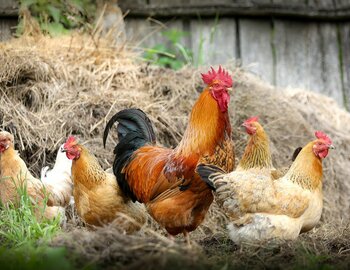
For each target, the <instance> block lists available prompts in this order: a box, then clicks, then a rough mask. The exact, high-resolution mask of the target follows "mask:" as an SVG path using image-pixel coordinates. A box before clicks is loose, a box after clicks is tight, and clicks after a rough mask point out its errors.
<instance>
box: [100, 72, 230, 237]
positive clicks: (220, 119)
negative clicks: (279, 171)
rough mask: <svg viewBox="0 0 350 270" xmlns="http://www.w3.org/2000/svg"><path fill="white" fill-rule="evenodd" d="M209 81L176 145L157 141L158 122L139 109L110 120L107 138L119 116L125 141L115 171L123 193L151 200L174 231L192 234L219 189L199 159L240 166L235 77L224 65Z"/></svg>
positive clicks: (118, 149) (121, 139)
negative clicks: (234, 131) (232, 91)
mask: <svg viewBox="0 0 350 270" xmlns="http://www.w3.org/2000/svg"><path fill="white" fill-rule="evenodd" d="M202 79H203V81H204V83H206V84H207V85H208V86H207V87H206V89H205V90H204V91H203V92H202V94H201V95H200V96H199V99H198V100H197V102H196V103H195V105H194V107H193V109H192V112H191V115H190V119H189V124H188V126H187V129H186V131H185V133H184V135H183V138H182V140H181V142H180V143H179V145H178V146H177V147H176V148H175V149H169V148H164V147H160V146H156V145H155V144H156V138H155V134H154V131H153V128H152V124H151V122H150V120H149V119H148V118H147V116H146V115H145V114H144V113H143V112H142V111H141V110H138V109H126V110H122V111H120V112H119V113H117V114H115V115H114V116H113V117H112V118H111V119H110V121H109V122H108V124H107V126H106V128H105V131H104V137H103V143H104V145H105V144H106V139H107V136H108V133H109V130H110V129H111V127H112V126H113V124H114V123H115V122H116V121H118V122H119V124H118V127H117V130H118V138H119V143H118V144H117V146H116V147H115V150H114V153H115V155H116V158H115V161H114V164H113V171H114V174H115V175H116V177H117V180H118V183H119V186H120V187H121V189H122V190H123V192H124V193H125V194H126V195H128V196H129V197H130V198H131V199H132V200H133V201H139V202H141V203H144V204H146V206H147V209H148V211H149V213H150V214H151V216H152V217H153V218H154V219H155V220H156V221H157V222H158V223H159V224H160V225H161V226H162V227H164V228H165V229H166V230H167V232H168V233H169V234H170V235H177V234H180V233H183V234H184V235H185V237H186V239H187V242H188V243H189V235H188V233H189V232H191V231H193V230H195V229H196V228H197V227H198V226H199V225H200V224H201V223H202V221H203V220H204V217H205V215H206V213H207V211H208V208H209V206H210V205H211V203H212V201H213V194H212V191H211V189H210V187H209V186H208V185H206V184H205V183H204V182H202V181H201V179H200V177H199V175H198V174H197V173H196V172H195V168H196V166H197V163H198V162H199V161H200V162H209V163H211V164H215V165H217V166H219V167H221V168H222V169H223V170H225V171H227V172H229V171H232V169H233V166H234V153H233V143H232V140H231V125H230V120H229V116H228V112H227V110H228V105H229V100H230V96H229V94H228V90H229V88H230V87H232V78H231V77H230V76H229V75H228V73H227V72H226V71H225V70H224V69H222V68H221V67H219V69H218V71H215V70H214V69H213V68H212V70H211V71H209V72H208V73H207V74H202Z"/></svg>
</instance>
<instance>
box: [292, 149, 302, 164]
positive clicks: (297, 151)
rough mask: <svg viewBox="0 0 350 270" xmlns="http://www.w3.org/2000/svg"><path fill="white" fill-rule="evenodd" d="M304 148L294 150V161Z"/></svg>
mask: <svg viewBox="0 0 350 270" xmlns="http://www.w3.org/2000/svg"><path fill="white" fill-rule="evenodd" d="M302 149H303V148H302V147H298V148H297V149H295V150H294V153H293V156H292V161H294V160H295V159H296V158H297V156H298V155H299V153H300V151H301V150H302Z"/></svg>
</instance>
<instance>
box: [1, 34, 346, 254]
mask: <svg viewBox="0 0 350 270" xmlns="http://www.w3.org/2000/svg"><path fill="white" fill-rule="evenodd" d="M110 44H111V43H110V41H109V40H106V39H103V38H99V37H96V36H82V35H78V34H75V35H71V36H66V37H61V38H49V37H44V36H41V35H38V36H35V37H33V36H24V37H22V38H19V39H13V40H11V41H9V42H7V43H2V44H0V50H1V52H0V63H1V66H0V92H1V95H0V104H1V105H0V128H3V129H6V130H9V131H10V132H12V133H13V134H14V135H15V139H16V147H17V149H18V150H19V151H20V152H21V155H22V156H23V157H24V159H25V160H26V162H27V164H28V165H29V167H30V169H31V170H32V171H33V172H34V174H35V175H39V172H40V169H41V167H42V166H44V165H47V164H52V163H53V162H54V159H55V152H56V149H57V148H58V146H59V145H60V144H61V143H63V142H64V141H65V139H66V138H67V136H68V135H70V134H74V135H77V136H78V138H79V139H80V142H82V143H84V144H86V145H87V147H88V148H89V149H90V150H91V151H92V152H93V153H94V154H95V155H96V156H97V157H98V159H99V160H100V162H101V164H102V166H103V167H104V168H107V167H110V166H111V163H112V161H113V153H112V152H113V151H112V149H113V148H114V146H115V144H116V136H114V137H113V136H112V137H110V138H109V140H108V142H107V149H103V146H102V132H103V130H104V127H105V124H106V122H107V121H108V120H109V118H110V117H111V116H112V115H113V114H114V113H116V112H117V111H119V110H121V109H124V108H127V107H139V108H141V109H142V110H144V111H145V112H146V113H147V114H148V116H149V117H150V119H151V120H152V122H153V124H154V126H155V130H156V133H157V138H158V141H159V143H161V144H163V145H166V146H169V147H173V146H175V145H177V143H178V142H179V141H180V140H181V137H182V134H183V132H184V130H185V127H186V124H187V120H188V115H189V113H190V111H191V108H192V106H193V104H194V101H195V100H196V99H197V97H198V95H199V93H200V91H201V90H202V89H203V87H204V85H203V83H202V82H201V79H200V72H205V71H206V70H207V69H208V67H203V68H200V69H194V68H190V67H188V68H184V69H182V70H180V71H173V70H168V69H161V68H158V67H154V66H151V65H149V64H147V63H144V62H142V60H141V59H139V58H138V55H137V54H135V53H134V52H132V51H131V50H128V48H127V47H126V46H119V47H116V46H112V45H110ZM226 68H228V69H229V70H230V72H231V73H232V74H233V78H234V89H235V91H234V94H233V95H232V99H231V104H230V116H231V120H232V122H231V124H232V127H233V131H234V141H235V145H236V155H237V157H240V156H241V155H242V152H243V149H244V147H245V144H246V140H247V136H246V134H245V133H244V132H243V131H242V130H241V129H240V125H241V123H242V122H243V121H244V120H245V119H246V118H248V117H250V116H253V115H259V116H260V119H261V123H262V124H263V125H264V127H265V129H266V130H267V132H268V134H269V135H270V139H271V144H272V149H273V158H274V162H275V165H276V166H277V167H280V166H288V165H290V162H291V161H290V159H291V155H292V153H293V151H294V149H295V148H296V147H298V146H303V145H305V144H306V143H307V142H309V141H310V140H313V139H314V135H313V133H314V131H315V130H323V131H325V132H326V133H327V134H328V135H329V136H330V137H331V138H332V139H333V142H334V145H335V146H336V148H337V149H336V151H334V152H333V151H332V152H330V155H329V157H327V159H325V161H324V173H325V179H324V195H325V199H324V202H325V205H324V212H323V216H322V220H323V222H324V223H327V222H333V223H334V222H337V224H341V221H342V220H345V221H348V220H349V218H350V200H349V197H350V181H349V178H350V166H349V164H350V163H349V162H350V155H349V150H350V135H349V134H350V125H347V123H350V114H348V113H347V112H345V111H344V110H342V109H340V108H339V107H338V106H337V105H336V104H335V102H334V101H333V100H331V99H329V98H327V97H325V96H322V95H319V94H315V93H311V92H307V91H303V90H285V89H284V90H283V91H282V89H276V88H274V87H273V86H271V85H268V84H266V83H264V82H263V81H261V80H260V79H259V78H257V77H255V76H253V75H252V74H249V73H247V72H245V71H244V70H242V69H241V68H237V67H234V66H226ZM112 133H113V132H112ZM224 224H225V217H224V216H223V214H222V213H221V212H220V211H219V210H218V208H217V206H216V205H215V204H213V206H212V208H211V211H210V215H208V218H207V220H206V222H205V224H204V225H202V226H201V227H200V228H199V229H198V230H197V231H196V232H195V233H194V234H193V235H194V236H193V237H194V239H196V240H197V241H198V242H199V243H200V244H201V246H202V247H204V249H206V247H207V245H206V242H205V241H206V240H205V239H206V237H211V238H210V239H211V240H210V241H213V239H214V238H213V235H216V234H219V235H220V234H221V235H224V229H223V227H224ZM322 226H324V225H322ZM105 230H107V229H105V228H103V229H100V230H98V231H96V232H91V233H87V232H86V230H85V229H72V230H71V232H69V235H68V238H66V237H64V236H62V237H61V238H59V239H58V240H57V243H58V244H59V245H66V246H71V248H72V249H74V250H75V251H77V250H78V252H79V249H80V248H79V245H85V246H86V248H87V249H89V248H90V249H91V250H94V246H96V249H95V253H94V252H93V251H91V250H90V251H89V252H87V250H85V251H86V253H87V254H90V255H91V256H94V254H95V255H96V254H99V255H96V256H97V257H98V256H102V257H103V256H105V257H103V258H107V259H106V260H107V261H108V258H109V259H110V258H113V255H112V253H113V250H114V249H112V250H109V251H106V252H110V254H109V255H108V254H107V255H106V254H102V255H101V254H100V253H99V252H100V251H101V247H99V245H100V244H101V243H104V244H105V245H109V244H110V243H112V242H114V241H116V242H118V243H119V242H120V244H119V245H118V247H119V248H121V249H122V250H124V251H125V252H134V251H135V252H136V251H137V250H139V249H142V250H144V249H145V250H151V251H150V253H152V251H153V250H157V252H156V253H157V256H159V258H161V257H162V256H161V255H162V253H159V252H158V251H159V249H158V248H160V250H164V249H165V250H167V249H168V245H169V243H168V242H166V241H165V240H164V241H163V240H161V241H159V237H158V236H150V235H149V234H150V232H149V233H148V236H147V237H150V238H149V239H153V238H155V240H154V239H153V240H147V241H150V242H149V244H150V246H151V247H149V246H147V245H146V246H144V245H143V243H141V244H140V243H139V241H141V240H140V239H143V237H144V235H143V234H144V233H145V232H144V231H142V232H140V235H138V236H137V235H136V236H125V237H126V238H125V239H124V238H123V239H124V240H121V239H119V238H120V237H121V235H120V234H117V233H116V234H115V235H118V236H115V237H114V238H113V237H112V238H108V237H111V236H110V235H109V236H106V231H105ZM339 230H340V229H339ZM153 232H157V233H158V232H162V231H161V230H159V228H157V227H155V230H153ZM339 233H340V232H339ZM94 234H97V236H96V235H94ZM151 234H152V233H151ZM311 235H312V234H311ZM347 235H348V236H349V233H348V234H347ZM100 237H102V239H107V238H108V239H107V240H106V241H105V242H104V241H101V240H96V239H101V238H100ZM103 237H107V238H103ZM123 237H124V236H123ZM133 237H134V238H133ZM152 237H153V238H152ZM315 237H316V238H314V241H317V235H316V236H315ZM80 238H81V242H80V241H77V240H76V239H80ZM348 238H349V237H348ZM67 239H68V240H67ZM71 239H75V241H72V240H71ZM94 239H95V240H94ZM203 239H204V240H203ZM223 239H224V241H226V242H225V243H228V244H227V246H231V248H229V250H230V252H231V251H232V250H231V249H232V246H233V245H232V243H231V242H230V241H229V240H228V239H227V238H226V237H224V238H223ZM315 239H316V240H315ZM86 241H87V242H88V243H89V244H87V242H86ZM123 241H126V242H125V244H123V243H124V242H123ZM126 243H135V245H134V246H131V247H130V245H129V246H128V248H127V247H126ZM152 243H153V244H152ZM347 244H349V243H347ZM89 245H92V247H91V246H89ZM210 245H211V244H210ZM210 245H209V246H210ZM310 245H312V244H310ZM233 249H235V248H233ZM170 250H171V249H170ZM174 250H177V251H176V252H175V251H174V254H181V253H183V252H187V253H188V251H186V250H183V248H182V249H180V251H179V250H178V249H177V247H174ZM236 250H237V248H236ZM85 251H84V252H85ZM239 252H241V250H240V251H239ZM348 252H349V251H348ZM90 255H89V256H90ZM89 256H88V257H89ZM115 256H116V257H118V256H119V255H118V256H117V255H115ZM98 258H100V257H98ZM118 258H119V257H118ZM152 258H153V257H152ZM89 259H91V257H89ZM92 259H94V258H92ZM95 259H96V258H95ZM96 260H97V259H96ZM125 260H127V261H128V260H130V258H126V259H125Z"/></svg>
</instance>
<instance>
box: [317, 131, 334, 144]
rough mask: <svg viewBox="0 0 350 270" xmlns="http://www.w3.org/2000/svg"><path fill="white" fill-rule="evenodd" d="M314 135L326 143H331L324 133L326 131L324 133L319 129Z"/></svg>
mask: <svg viewBox="0 0 350 270" xmlns="http://www.w3.org/2000/svg"><path fill="white" fill-rule="evenodd" d="M315 136H316V138H317V139H321V140H324V141H325V142H326V143H328V144H332V140H331V139H330V138H329V137H328V136H327V135H326V133H324V132H322V131H319V130H318V131H316V132H315Z"/></svg>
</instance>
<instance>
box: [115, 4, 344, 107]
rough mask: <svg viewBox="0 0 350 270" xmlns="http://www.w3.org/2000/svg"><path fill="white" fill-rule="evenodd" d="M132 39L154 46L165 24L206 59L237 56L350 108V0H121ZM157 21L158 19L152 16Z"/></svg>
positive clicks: (278, 79) (262, 72)
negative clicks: (186, 33) (178, 31)
mask: <svg viewBox="0 0 350 270" xmlns="http://www.w3.org/2000/svg"><path fill="white" fill-rule="evenodd" d="M119 5H120V6H121V8H122V10H123V12H128V15H127V16H126V31H127V35H128V36H129V38H133V39H134V40H139V41H140V40H141V41H142V43H141V44H142V46H145V47H153V46H155V45H156V44H162V43H164V42H165V38H164V37H163V36H162V35H161V31H163V30H164V29H170V28H174V29H177V30H181V31H185V32H188V33H189V36H187V37H185V38H184V39H183V40H182V43H183V44H184V46H186V47H188V48H190V49H191V50H192V51H193V53H194V59H195V61H196V60H197V62H200V61H198V59H200V58H201V60H202V62H203V64H206V65H209V64H219V63H225V62H227V61H229V60H232V59H236V60H237V59H239V60H240V61H241V63H242V64H243V66H244V67H246V68H247V69H248V70H251V71H252V72H254V73H256V74H258V75H259V76H261V77H262V78H263V79H265V80H266V81H268V82H270V83H272V84H274V85H276V86H281V87H288V86H290V87H302V88H306V89H310V90H312V91H316V92H320V93H323V94H326V95H328V96H330V97H333V98H334V99H335V100H336V101H337V102H338V104H340V105H341V106H344V107H345V108H347V109H349V107H350V1H349V0H344V1H338V0H335V1H326V0H323V1H317V0H309V1H304V0H303V1H300V0H291V1H281V0H279V1H277V0H273V1H270V0H261V1H249V0H247V1H237V0H236V1H234V0H222V1H205V0H202V1H199V0H187V1H182V0H177V1H160V0H149V1H142V0H138V1H119ZM157 21H158V22H157Z"/></svg>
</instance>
